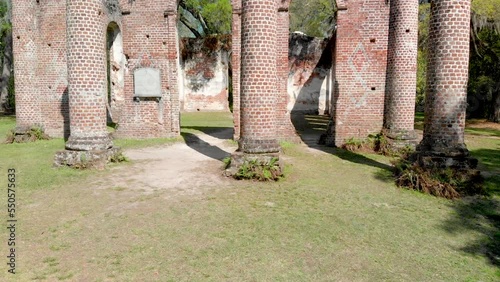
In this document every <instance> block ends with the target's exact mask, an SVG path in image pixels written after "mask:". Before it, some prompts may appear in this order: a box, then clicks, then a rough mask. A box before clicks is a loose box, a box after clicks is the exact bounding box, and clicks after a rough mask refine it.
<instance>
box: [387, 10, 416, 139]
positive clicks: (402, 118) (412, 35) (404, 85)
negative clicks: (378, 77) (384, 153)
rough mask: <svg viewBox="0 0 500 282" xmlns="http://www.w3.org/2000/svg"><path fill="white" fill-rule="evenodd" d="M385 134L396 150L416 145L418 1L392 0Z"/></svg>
mask: <svg viewBox="0 0 500 282" xmlns="http://www.w3.org/2000/svg"><path fill="white" fill-rule="evenodd" d="M390 13H391V14H390V21H389V44H388V46H389V48H388V51H387V52H388V53H387V78H386V79H387V84H386V93H385V95H386V103H385V122H384V131H385V134H386V135H387V136H388V137H389V139H390V140H393V141H392V143H393V145H394V146H395V147H400V146H404V145H407V144H411V143H413V142H415V139H416V138H417V136H416V134H415V131H414V122H415V96H416V94H415V93H416V88H417V50H418V46H417V45H418V1H408V0H392V1H391V12H390Z"/></svg>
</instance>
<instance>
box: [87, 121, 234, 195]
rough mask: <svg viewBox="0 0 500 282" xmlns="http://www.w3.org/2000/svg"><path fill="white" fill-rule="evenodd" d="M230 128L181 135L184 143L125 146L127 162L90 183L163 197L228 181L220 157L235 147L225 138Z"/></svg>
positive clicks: (196, 190)
mask: <svg viewBox="0 0 500 282" xmlns="http://www.w3.org/2000/svg"><path fill="white" fill-rule="evenodd" d="M231 136H232V129H230V128H228V129H223V130H220V131H215V132H210V133H209V134H206V133H203V132H199V133H196V134H190V133H187V134H185V135H184V137H185V138H186V143H175V144H173V145H167V146H155V147H148V148H142V149H130V150H125V151H124V154H125V155H126V156H127V157H128V158H129V159H130V161H131V164H130V165H123V166H119V167H115V168H113V169H112V174H110V175H109V177H107V178H105V179H102V178H101V179H97V180H95V181H93V182H91V183H89V184H90V186H91V187H96V188H97V187H98V188H97V189H110V188H111V189H121V188H126V189H127V190H129V191H130V190H132V191H140V192H143V193H145V194H151V193H154V192H166V193H162V194H164V195H165V197H166V198H170V197H175V196H176V195H179V194H181V195H191V194H199V193H202V192H203V191H201V190H202V189H207V188H210V187H220V186H225V185H229V184H230V180H229V179H227V178H226V177H224V176H222V170H221V167H222V165H223V163H222V159H224V158H225V157H227V156H229V155H230V154H231V153H232V152H234V150H235V149H236V145H233V144H231V143H230V142H229V141H228V139H230V138H231Z"/></svg>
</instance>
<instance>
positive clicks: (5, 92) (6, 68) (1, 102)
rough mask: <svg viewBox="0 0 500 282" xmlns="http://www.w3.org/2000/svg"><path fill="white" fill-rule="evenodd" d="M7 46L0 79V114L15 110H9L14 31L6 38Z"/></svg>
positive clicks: (4, 41)
mask: <svg viewBox="0 0 500 282" xmlns="http://www.w3.org/2000/svg"><path fill="white" fill-rule="evenodd" d="M3 43H4V44H5V45H4V46H5V49H4V54H3V63H2V76H1V77H0V113H6V112H10V111H12V110H13V109H11V108H9V105H8V100H7V98H8V96H9V79H10V76H11V74H12V73H11V70H12V31H8V32H7V33H6V34H5V36H4V38H3Z"/></svg>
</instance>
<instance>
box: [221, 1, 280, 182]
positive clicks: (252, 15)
mask: <svg viewBox="0 0 500 282" xmlns="http://www.w3.org/2000/svg"><path fill="white" fill-rule="evenodd" d="M276 4H277V2H276V0H243V1H242V21H241V26H242V30H241V35H242V36H241V97H240V99H241V100H240V102H241V107H240V110H241V132H240V139H239V148H238V151H237V152H236V153H234V154H233V156H232V161H231V168H230V169H229V173H230V174H234V173H235V172H236V171H237V170H238V168H239V167H240V166H241V165H243V164H245V163H247V162H249V161H252V162H255V161H257V162H258V163H259V164H261V165H265V164H269V163H270V162H271V159H273V158H278V157H279V151H280V146H279V143H278V139H277V126H276V103H277V98H278V97H277V95H278V90H277V89H276V84H277V83H276V80H277V63H276V50H277V49H276V45H277V39H276V30H277V29H276V26H277V5H276ZM279 165H281V164H279Z"/></svg>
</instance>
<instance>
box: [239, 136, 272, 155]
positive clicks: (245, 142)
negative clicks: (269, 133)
mask: <svg viewBox="0 0 500 282" xmlns="http://www.w3.org/2000/svg"><path fill="white" fill-rule="evenodd" d="M238 145H239V149H238V151H242V152H245V153H248V154H268V153H278V152H279V151H280V144H279V142H278V140H277V139H250V138H245V137H241V138H240V140H239V141H238Z"/></svg>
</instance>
